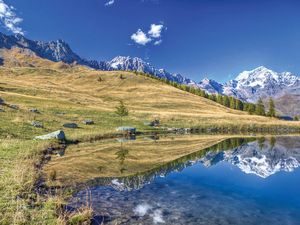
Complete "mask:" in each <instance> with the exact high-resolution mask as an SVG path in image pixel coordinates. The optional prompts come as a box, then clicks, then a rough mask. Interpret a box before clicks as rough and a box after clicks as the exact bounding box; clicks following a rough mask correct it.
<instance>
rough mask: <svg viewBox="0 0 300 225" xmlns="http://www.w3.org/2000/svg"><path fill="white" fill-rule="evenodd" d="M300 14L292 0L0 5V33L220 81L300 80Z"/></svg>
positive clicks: (73, 0) (60, 0)
mask: <svg viewBox="0 0 300 225" xmlns="http://www.w3.org/2000/svg"><path fill="white" fill-rule="evenodd" d="M108 2H110V3H111V4H107V3H108ZM1 4H2V5H3V4H6V5H8V6H13V8H8V9H3V7H1ZM299 9H300V1H295V0H294V1H292V0H226V1H225V0H114V1H112V0H111V1H109V0H51V1H50V0H48V1H46V0H0V19H1V20H2V27H1V28H0V29H1V31H2V32H5V33H11V32H24V33H25V36H26V37H28V38H30V39H36V40H55V39H63V40H65V41H66V42H68V43H69V44H70V46H71V47H72V49H73V50H74V51H75V52H77V53H78V54H79V55H81V56H83V57H86V58H90V59H98V60H110V59H111V58H113V57H115V56H117V55H130V56H137V57H141V58H143V59H145V60H147V61H149V62H150V63H152V64H153V65H155V66H157V67H159V68H160V67H163V68H165V69H167V70H168V71H170V72H179V73H182V74H183V75H186V76H188V77H190V78H192V79H194V80H197V81H199V80H201V79H202V78H203V77H205V76H207V77H209V78H213V79H216V80H218V81H221V82H223V81H227V80H229V79H231V78H234V77H235V76H236V75H237V74H238V73H239V72H241V71H243V70H250V69H253V68H255V67H257V66H260V65H264V66H266V67H269V68H271V69H273V70H275V71H291V72H294V73H296V74H300V63H299V62H300V13H299ZM3 10H4V11H3ZM16 18H17V19H16ZM18 18H19V19H18ZM151 25H152V28H153V29H151ZM135 41H136V42H135Z"/></svg>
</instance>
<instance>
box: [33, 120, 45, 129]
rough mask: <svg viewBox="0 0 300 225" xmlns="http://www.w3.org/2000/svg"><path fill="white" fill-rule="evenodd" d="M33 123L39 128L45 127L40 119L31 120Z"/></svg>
mask: <svg viewBox="0 0 300 225" xmlns="http://www.w3.org/2000/svg"><path fill="white" fill-rule="evenodd" d="M31 125H32V126H34V127H37V128H43V127H44V126H43V124H42V123H41V122H39V121H32V122H31Z"/></svg>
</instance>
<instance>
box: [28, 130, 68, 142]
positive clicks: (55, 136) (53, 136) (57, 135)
mask: <svg viewBox="0 0 300 225" xmlns="http://www.w3.org/2000/svg"><path fill="white" fill-rule="evenodd" d="M34 139H38V140H50V139H58V140H65V139H66V136H65V132H63V131H62V130H58V131H55V132H52V133H50V134H46V135H42V136H36V137H35V138H34Z"/></svg>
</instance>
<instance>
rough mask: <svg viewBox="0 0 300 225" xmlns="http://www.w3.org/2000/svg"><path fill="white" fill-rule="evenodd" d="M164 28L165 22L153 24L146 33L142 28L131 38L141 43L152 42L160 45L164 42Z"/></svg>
mask: <svg viewBox="0 0 300 225" xmlns="http://www.w3.org/2000/svg"><path fill="white" fill-rule="evenodd" d="M163 30H164V25H163V24H151V26H150V30H149V31H148V32H147V33H145V32H144V31H142V29H138V31H137V32H136V33H134V34H132V35H131V39H132V40H133V41H134V42H135V43H136V44H139V45H146V44H148V43H150V42H152V43H153V45H160V44H161V43H162V39H161V36H162V31H163Z"/></svg>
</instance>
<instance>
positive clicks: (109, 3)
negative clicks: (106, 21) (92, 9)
mask: <svg viewBox="0 0 300 225" xmlns="http://www.w3.org/2000/svg"><path fill="white" fill-rule="evenodd" d="M114 3H115V0H109V1H108V2H106V3H105V6H110V5H113V4H114Z"/></svg>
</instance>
